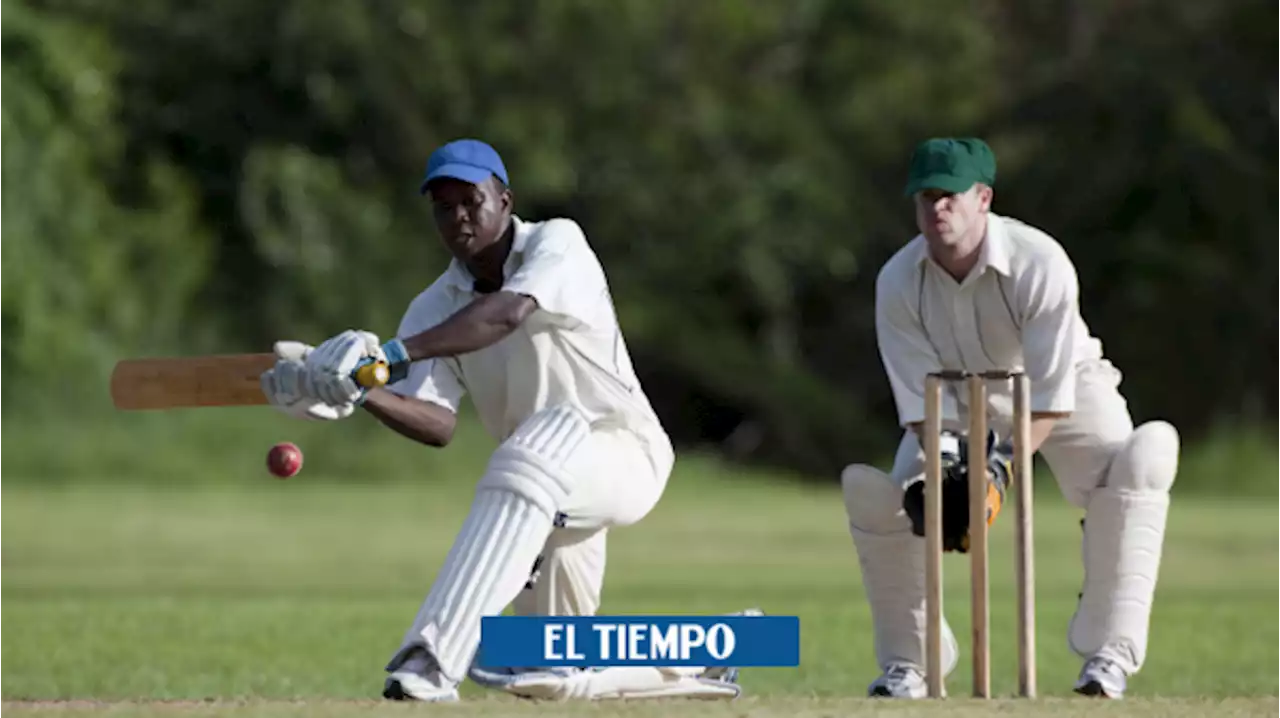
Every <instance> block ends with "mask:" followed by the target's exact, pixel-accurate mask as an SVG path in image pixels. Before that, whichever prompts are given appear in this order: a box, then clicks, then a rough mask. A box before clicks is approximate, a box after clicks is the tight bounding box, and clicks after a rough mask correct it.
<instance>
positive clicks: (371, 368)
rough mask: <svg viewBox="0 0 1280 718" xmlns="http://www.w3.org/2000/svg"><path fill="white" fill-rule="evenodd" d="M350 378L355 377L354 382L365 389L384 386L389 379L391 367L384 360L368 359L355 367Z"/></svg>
mask: <svg viewBox="0 0 1280 718" xmlns="http://www.w3.org/2000/svg"><path fill="white" fill-rule="evenodd" d="M351 378H353V379H355V382H356V384H359V385H360V386H362V387H364V388H366V389H372V388H374V387H378V386H385V385H386V383H387V382H388V381H389V380H390V379H391V368H390V367H388V366H387V363H386V362H383V361H379V362H375V361H370V362H367V363H365V364H361V365H360V366H358V367H356V370H355V371H354V372H352V373H351Z"/></svg>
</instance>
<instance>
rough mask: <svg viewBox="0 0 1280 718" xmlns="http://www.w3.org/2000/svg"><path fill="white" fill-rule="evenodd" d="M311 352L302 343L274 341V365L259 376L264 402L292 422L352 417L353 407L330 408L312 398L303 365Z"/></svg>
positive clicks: (332, 406)
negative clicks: (294, 420) (295, 420)
mask: <svg viewBox="0 0 1280 718" xmlns="http://www.w3.org/2000/svg"><path fill="white" fill-rule="evenodd" d="M311 352H312V347H311V346H310V345H307V344H303V343H302V342H294V341H281V342H276V344H275V353H276V363H275V366H273V367H272V368H270V369H268V370H267V371H265V372H263V373H262V376H261V377H259V383H260V384H261V385H262V393H263V394H264V395H266V397H267V402H268V403H270V404H271V405H272V406H274V407H275V408H276V409H279V410H280V411H283V412H284V413H285V414H288V415H289V416H292V417H293V418H295V419H306V420H312V421H336V420H338V419H345V418H346V417H348V416H351V414H352V413H353V412H354V411H355V405H354V404H352V403H350V402H346V403H343V404H338V405H330V404H326V403H325V402H323V401H321V400H320V399H318V398H316V397H315V396H314V393H313V387H311V385H310V383H309V381H308V379H309V377H308V374H307V370H306V366H305V365H304V363H303V362H304V361H305V360H306V358H307V356H308V355H309V354H310V353H311Z"/></svg>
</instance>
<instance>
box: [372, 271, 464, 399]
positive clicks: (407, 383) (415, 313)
mask: <svg viewBox="0 0 1280 718" xmlns="http://www.w3.org/2000/svg"><path fill="white" fill-rule="evenodd" d="M433 289H434V288H433ZM438 296H439V295H438V294H437V293H436V292H434V291H433V290H428V291H427V292H426V293H424V294H422V295H421V296H419V297H418V298H417V299H415V300H414V301H413V303H412V304H410V305H409V309H408V310H407V311H406V312H405V314H404V317H403V318H402V319H401V320H400V328H399V329H398V330H397V331H396V337H397V338H399V339H405V338H408V337H411V336H413V335H414V334H418V333H420V332H424V331H426V330H428V329H430V328H431V327H433V326H435V325H437V324H439V323H440V322H441V321H443V320H444V319H445V318H446V316H447V315H446V312H445V311H444V308H443V307H441V306H440V303H439V301H438V300H437V298H438ZM387 389H389V390H391V391H393V392H395V393H396V394H399V395H400V396H406V397H410V398H413V399H421V400H422V401H429V402H431V403H432V404H436V405H437V406H441V407H444V408H445V409H448V410H449V411H451V412H453V413H454V414H457V413H458V407H459V405H460V404H461V402H462V398H463V397H464V396H466V393H467V390H466V387H465V385H464V384H463V383H462V377H460V376H459V375H458V373H457V371H456V370H455V368H454V365H453V360H452V359H450V358H448V357H434V358H431V359H424V360H422V361H417V362H414V363H412V364H410V365H409V373H408V374H407V375H406V376H405V377H404V378H403V379H401V380H400V381H397V382H396V383H394V384H388V385H387Z"/></svg>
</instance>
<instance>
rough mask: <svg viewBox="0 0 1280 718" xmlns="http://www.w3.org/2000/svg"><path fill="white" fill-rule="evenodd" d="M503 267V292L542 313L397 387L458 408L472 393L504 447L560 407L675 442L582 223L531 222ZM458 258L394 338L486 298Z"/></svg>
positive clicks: (433, 363) (660, 442)
mask: <svg viewBox="0 0 1280 718" xmlns="http://www.w3.org/2000/svg"><path fill="white" fill-rule="evenodd" d="M512 222H514V223H515V237H514V238H513V241H512V247H511V254H510V255H509V256H508V257H507V261H506V264H505V265H504V267H503V275H504V277H505V279H504V281H503V285H502V290H503V291H508V292H516V293H520V294H526V295H528V296H531V297H533V299H534V300H536V301H537V303H538V308H537V309H536V310H534V312H533V313H532V314H530V315H529V316H528V317H527V318H526V319H525V321H524V322H523V323H522V324H521V325H520V326H519V327H517V328H516V330H515V331H514V332H512V333H511V334H510V335H508V336H507V337H505V338H503V339H502V340H501V341H499V342H497V343H496V344H493V345H491V346H488V347H485V348H484V349H481V350H479V351H476V352H472V353H469V354H464V355H461V356H458V357H439V358H434V359H426V360H423V361H419V362H415V363H414V364H413V365H412V366H411V368H410V370H409V374H408V376H406V377H405V378H404V379H402V380H400V381H399V382H396V383H395V384H393V385H390V386H389V387H388V388H390V389H391V390H392V391H395V392H396V393H398V394H401V395H403V396H412V397H416V398H418V399H422V400H425V401H429V402H432V403H434V404H438V405H440V406H443V407H445V408H446V409H449V410H450V411H453V412H455V413H456V412H457V410H458V406H459V402H461V400H462V398H463V396H465V395H467V394H470V396H471V400H472V402H473V403H474V404H475V407H476V411H477V413H478V414H479V416H480V420H481V422H482V423H483V424H484V426H485V428H486V429H487V430H488V432H489V433H490V435H492V436H493V437H494V438H495V439H497V440H498V441H499V442H501V441H504V440H506V438H507V437H508V436H510V435H511V434H512V432H514V431H515V429H516V427H518V426H519V425H520V424H521V423H522V422H523V421H524V420H525V419H526V418H528V417H529V416H530V415H532V414H533V413H535V412H537V411H539V410H541V409H544V408H547V407H549V406H553V405H556V404H560V403H563V402H569V403H572V404H573V405H575V406H577V407H578V408H579V409H581V410H582V411H583V413H584V414H585V415H586V417H587V419H588V420H589V421H590V422H591V423H592V426H593V427H613V428H621V429H626V430H630V431H632V432H634V433H635V434H637V435H638V436H639V437H640V438H641V439H642V440H644V441H645V442H646V443H648V444H650V445H651V446H652V447H653V448H654V449H655V450H657V451H660V452H663V453H669V452H670V451H671V449H670V440H669V439H668V437H667V434H666V432H665V431H664V430H663V428H662V426H661V423H660V422H659V420H658V417H657V415H656V414H655V413H654V411H653V408H652V407H651V406H650V404H649V400H648V398H647V397H646V396H645V394H644V391H643V390H642V389H641V387H640V382H639V380H638V379H637V377H636V374H635V370H634V369H633V367H632V364H631V357H630V355H629V354H628V352H627V346H626V342H625V341H624V339H623V337H622V331H621V329H620V328H619V326H618V319H617V315H616V314H615V312H614V308H613V301H612V299H611V296H610V292H609V286H608V282H607V280H606V278H605V273H604V268H603V267H602V266H601V264H600V261H599V259H598V258H597V257H596V254H595V252H594V251H592V249H591V247H590V245H589V244H588V243H587V238H586V236H585V235H584V234H583V232H582V229H581V228H580V227H579V226H578V224H577V223H576V222H574V221H572V220H569V219H552V220H548V221H545V222H524V221H522V220H520V219H519V218H517V217H512ZM474 281H475V280H474V278H473V277H472V276H471V273H470V272H469V271H468V270H467V269H466V267H465V266H464V265H463V264H462V263H461V262H459V261H457V260H454V261H453V262H452V263H451V264H450V265H449V268H448V269H447V270H446V271H445V272H444V274H442V275H441V276H440V277H439V278H438V279H437V280H436V281H435V282H434V283H432V285H431V286H430V287H428V288H427V289H426V290H424V291H423V292H422V293H421V294H419V295H418V296H417V297H416V298H415V299H414V300H413V301H412V302H411V303H410V304H409V308H408V309H407V310H406V311H405V314H404V317H403V319H402V320H401V322H400V328H399V330H398V332H397V336H398V337H400V338H407V337H410V336H412V335H414V334H417V333H419V332H422V331H425V330H427V329H430V328H431V327H434V326H436V325H437V324H439V323H441V322H443V321H444V320H445V319H448V318H449V317H450V316H452V315H453V314H454V313H456V312H458V311H459V310H461V309H462V308H464V307H466V306H467V305H468V304H470V303H471V302H472V301H474V300H475V299H477V298H478V297H480V296H481V295H480V294H479V293H477V292H475V291H473V284H474Z"/></svg>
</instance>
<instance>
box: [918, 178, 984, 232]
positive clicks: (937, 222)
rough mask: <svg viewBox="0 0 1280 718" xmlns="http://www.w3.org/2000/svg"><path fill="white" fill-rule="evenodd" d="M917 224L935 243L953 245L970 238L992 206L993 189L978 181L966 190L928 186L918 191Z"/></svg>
mask: <svg viewBox="0 0 1280 718" xmlns="http://www.w3.org/2000/svg"><path fill="white" fill-rule="evenodd" d="M915 203H916V226H917V227H918V228H919V229H920V233H921V234H923V235H924V236H925V239H927V240H929V244H931V245H933V246H941V247H952V246H956V245H959V244H961V243H963V242H964V241H965V240H966V239H969V238H970V235H971V234H973V232H974V230H975V229H977V228H978V227H979V226H981V220H982V216H983V215H984V214H986V213H987V210H988V209H990V207H991V188H990V187H987V186H985V185H980V184H975V185H973V186H972V187H970V188H969V189H968V190H966V191H964V192H947V191H946V190H941V189H926V190H922V191H920V192H916V194H915Z"/></svg>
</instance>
